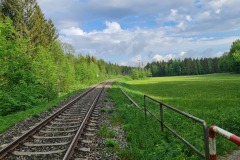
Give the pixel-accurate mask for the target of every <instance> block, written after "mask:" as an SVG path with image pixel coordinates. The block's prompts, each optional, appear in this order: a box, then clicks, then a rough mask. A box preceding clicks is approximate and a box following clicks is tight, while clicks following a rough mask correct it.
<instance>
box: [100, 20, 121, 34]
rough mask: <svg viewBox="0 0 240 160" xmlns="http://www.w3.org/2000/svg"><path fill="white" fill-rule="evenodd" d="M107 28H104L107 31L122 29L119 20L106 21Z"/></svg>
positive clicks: (112, 31)
mask: <svg viewBox="0 0 240 160" xmlns="http://www.w3.org/2000/svg"><path fill="white" fill-rule="evenodd" d="M105 24H106V26H107V29H105V30H104V32H105V33H114V32H119V31H121V30H122V29H121V26H120V24H119V23H117V22H108V21H106V22H105Z"/></svg>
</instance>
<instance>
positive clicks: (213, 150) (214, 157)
mask: <svg viewBox="0 0 240 160" xmlns="http://www.w3.org/2000/svg"><path fill="white" fill-rule="evenodd" d="M215 133H218V134H219V135H221V136H223V137H225V138H227V139H229V140H230V141H232V142H233V143H235V144H238V145H240V137H238V136H236V135H234V134H232V133H230V132H228V131H225V130H224V129H222V128H219V127H217V126H211V127H210V128H209V134H208V137H209V152H210V160H217V155H216V154H217V152H216V140H215Z"/></svg>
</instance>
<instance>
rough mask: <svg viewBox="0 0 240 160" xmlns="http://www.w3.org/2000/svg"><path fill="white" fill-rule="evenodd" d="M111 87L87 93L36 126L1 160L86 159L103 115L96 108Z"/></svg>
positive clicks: (5, 150) (3, 152) (2, 153)
mask: <svg viewBox="0 0 240 160" xmlns="http://www.w3.org/2000/svg"><path fill="white" fill-rule="evenodd" d="M108 83H110V82H103V83H101V84H99V85H96V86H94V87H92V88H90V89H88V90H86V91H85V92H83V93H82V94H81V95H79V96H78V97H76V98H75V99H74V100H72V101H71V102H69V103H68V104H66V105H65V106H63V107H62V108H60V109H59V110H58V111H56V112H55V113H54V114H52V115H50V116H49V117H47V118H46V119H45V120H43V121H42V122H40V123H39V124H37V125H35V126H33V127H32V128H31V129H30V130H29V131H27V132H26V133H24V134H23V135H21V136H20V137H18V138H17V139H16V140H14V141H13V142H12V143H10V144H9V145H7V146H6V147H5V148H3V149H2V150H0V159H6V160H9V159H21V160H28V159H64V160H67V159H85V158H86V157H85V152H90V148H89V147H88V145H89V144H91V143H92V142H91V137H92V136H93V135H94V134H93V132H94V131H95V130H96V123H97V119H98V114H99V113H98V108H96V107H95V106H96V105H97V103H98V100H99V97H100V96H101V95H102V94H103V92H104V88H105V86H106V85H107V84H108ZM76 147H77V148H76ZM75 151H77V153H75Z"/></svg>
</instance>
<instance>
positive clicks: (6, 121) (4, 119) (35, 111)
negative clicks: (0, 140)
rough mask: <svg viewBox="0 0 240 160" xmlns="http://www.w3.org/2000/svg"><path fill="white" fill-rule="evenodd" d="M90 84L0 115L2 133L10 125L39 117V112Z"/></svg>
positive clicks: (0, 130) (0, 131)
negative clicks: (44, 101) (35, 104)
mask: <svg viewBox="0 0 240 160" xmlns="http://www.w3.org/2000/svg"><path fill="white" fill-rule="evenodd" d="M87 87H88V86H79V87H78V89H76V88H75V91H71V92H70V93H68V94H67V93H65V94H62V95H61V96H60V97H59V98H57V99H55V100H53V101H51V102H49V103H47V104H44V105H40V106H36V107H33V108H31V109H28V110H25V111H21V112H16V113H13V114H10V115H7V116H0V124H1V125H0V133H2V132H4V131H5V130H7V129H8V128H9V127H11V126H14V125H15V124H16V123H18V122H20V121H22V120H24V119H26V118H28V117H31V116H33V117H36V118H37V117H38V116H39V114H40V113H41V112H43V111H46V110H48V109H51V108H52V107H53V106H55V105H57V104H58V103H59V102H61V101H63V100H64V99H66V98H67V97H69V96H70V95H73V94H76V93H77V92H80V91H82V90H84V89H86V88H87Z"/></svg>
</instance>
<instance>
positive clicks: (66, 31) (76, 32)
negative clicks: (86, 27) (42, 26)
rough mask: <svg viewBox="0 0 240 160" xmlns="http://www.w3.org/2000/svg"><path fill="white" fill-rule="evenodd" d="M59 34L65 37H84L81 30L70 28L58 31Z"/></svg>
mask: <svg viewBox="0 0 240 160" xmlns="http://www.w3.org/2000/svg"><path fill="white" fill-rule="evenodd" d="M60 33H61V34H64V35H66V36H81V35H84V32H83V30H81V29H80V28H78V27H70V28H66V29H62V30H61V31H60Z"/></svg>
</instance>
